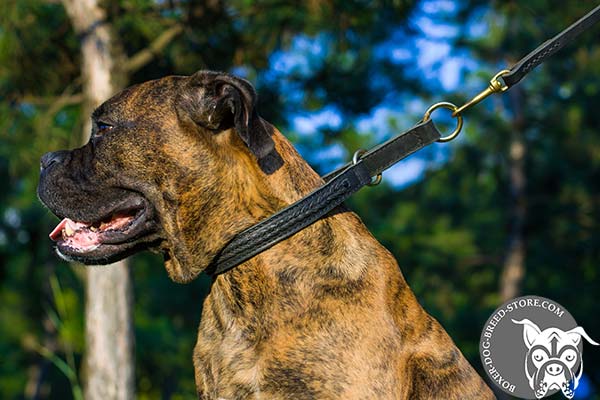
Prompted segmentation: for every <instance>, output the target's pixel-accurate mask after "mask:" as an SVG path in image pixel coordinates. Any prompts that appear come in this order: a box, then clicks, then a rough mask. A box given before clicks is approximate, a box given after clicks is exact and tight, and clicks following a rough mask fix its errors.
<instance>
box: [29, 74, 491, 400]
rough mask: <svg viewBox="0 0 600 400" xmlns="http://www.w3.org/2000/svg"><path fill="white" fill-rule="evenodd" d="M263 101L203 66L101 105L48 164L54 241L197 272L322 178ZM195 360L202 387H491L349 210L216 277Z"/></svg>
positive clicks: (330, 394)
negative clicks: (81, 134) (78, 137)
mask: <svg viewBox="0 0 600 400" xmlns="http://www.w3.org/2000/svg"><path fill="white" fill-rule="evenodd" d="M255 102H256V94H255V92H254V89H253V87H252V86H251V85H250V83H248V82H247V81H245V80H242V79H239V78H236V77H233V76H230V75H227V74H223V73H215V72H209V71H200V72H198V73H196V74H195V75H193V76H190V77H181V76H172V77H166V78H163V79H158V80H155V81H150V82H146V83H143V84H140V85H137V86H133V87H130V88H128V89H126V90H124V91H122V92H121V93H119V94H117V95H116V96H114V97H113V98H111V99H110V100H108V101H107V102H106V103H104V104H102V105H101V106H100V107H99V108H98V109H97V110H96V111H94V113H93V115H92V119H93V130H92V135H91V139H90V141H89V142H88V143H87V144H86V145H85V146H83V147H81V148H79V149H75V150H72V151H58V152H53V153H48V154H46V155H44V156H43V157H42V160H41V164H42V172H41V178H40V183H39V187H38V194H39V197H40V199H41V200H42V202H43V203H44V204H45V205H46V206H47V207H48V208H49V209H50V210H51V211H52V212H53V213H55V214H56V215H57V216H59V217H60V218H64V219H63V220H62V222H61V223H60V224H59V225H58V226H57V227H56V229H55V230H54V231H53V232H52V234H51V238H52V239H53V240H55V241H56V251H57V253H58V254H59V255H60V256H61V257H63V258H65V259H67V260H75V261H79V262H82V263H84V264H105V263H110V262H114V261H116V260H119V259H122V258H124V257H126V256H128V255H130V254H132V253H134V252H137V251H140V250H142V249H150V250H154V251H157V252H160V253H162V254H163V255H164V260H165V267H166V269H167V272H168V274H169V276H170V277H171V279H173V280H174V281H177V282H189V281H191V280H192V279H194V278H195V277H197V276H198V274H200V273H201V272H202V271H203V270H204V269H206V268H207V267H208V266H209V265H210V263H211V261H212V260H213V258H214V257H215V255H217V254H218V253H219V251H220V250H221V249H222V248H223V247H224V245H225V244H226V243H227V242H228V241H229V240H230V239H231V238H233V237H234V236H235V235H236V234H237V233H238V232H240V231H242V230H243V229H245V228H247V227H249V226H251V225H253V224H255V223H256V222H258V221H260V220H262V219H264V218H266V217H268V216H270V215H271V214H273V213H275V212H276V211H278V210H280V209H281V208H283V207H285V206H286V205H288V204H290V203H293V202H294V201H296V200H298V199H300V198H301V197H303V196H304V195H306V194H307V193H309V192H310V191H311V190H312V189H314V188H315V187H317V186H319V185H321V184H322V180H321V179H320V178H319V176H318V175H317V174H316V173H315V171H313V170H312V169H311V168H310V166H309V165H308V164H307V163H306V162H305V161H304V160H303V159H302V158H301V157H300V156H299V155H298V153H297V152H296V151H295V150H294V148H293V147H292V145H291V144H290V143H289V142H288V141H287V140H286V139H285V138H284V137H283V136H282V134H281V133H280V132H279V131H278V130H277V129H275V128H274V127H273V126H272V125H270V124H269V123H268V122H266V121H264V120H263V119H261V118H260V117H259V116H258V114H257V112H256V110H255ZM193 359H194V366H195V376H196V385H197V388H198V395H199V397H200V398H201V399H259V398H260V399H491V398H493V395H492V393H491V391H490V390H489V388H488V387H487V386H486V385H485V384H484V382H483V380H482V379H481V378H480V376H479V375H477V373H476V372H475V371H474V370H473V368H472V367H471V366H470V365H469V363H468V362H467V361H466V360H465V358H464V357H463V355H462V354H461V353H460V351H459V350H458V349H457V348H456V346H455V345H454V343H453V342H452V340H451V339H450V337H448V335H447V333H446V332H445V331H444V329H443V328H442V327H441V326H440V324H439V323H438V322H437V321H436V320H435V319H433V318H432V317H431V316H430V315H428V314H427V313H426V312H425V311H424V310H423V309H422V308H421V306H420V305H419V304H418V302H417V300H416V299H415V296H414V295H413V293H412V291H411V290H410V288H409V287H408V286H407V284H406V281H405V280H404V278H403V276H402V274H401V273H400V270H399V268H398V264H397V263H396V261H395V260H394V258H393V257H392V255H391V254H390V253H389V251H387V250H386V249H385V248H384V247H383V246H382V245H381V244H379V243H378V242H377V240H375V238H373V236H371V234H370V233H369V231H368V230H367V228H366V227H365V226H364V225H363V223H362V222H361V220H360V219H359V218H358V216H356V215H355V214H354V213H352V212H350V211H347V210H346V209H344V208H343V207H340V208H339V209H337V210H335V212H332V213H330V215H329V216H327V217H326V218H323V219H321V220H320V221H318V222H316V223H314V224H312V225H311V226H309V227H308V228H306V229H304V230H302V231H301V232H299V233H297V234H295V235H294V236H292V237H290V238H289V239H287V240H285V241H283V242H281V243H279V244H277V245H275V246H274V247H272V248H271V249H269V250H266V251H264V252H263V253H261V254H260V255H258V256H256V257H254V258H252V259H251V260H249V261H247V262H245V263H243V264H242V265H239V266H238V267H236V268H235V269H233V270H230V271H228V272H226V273H224V274H222V275H219V276H217V277H216V278H215V279H214V282H213V284H212V287H211V290H210V294H209V295H208V297H207V298H206V299H205V301H204V307H203V312H202V319H201V323H200V329H199V333H198V341H197V343H196V347H195V349H194V356H193Z"/></svg>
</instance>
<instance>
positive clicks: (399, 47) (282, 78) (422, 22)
mask: <svg viewBox="0 0 600 400" xmlns="http://www.w3.org/2000/svg"><path fill="white" fill-rule="evenodd" d="M458 7H459V6H458V3H457V2H455V1H450V0H428V1H422V2H421V3H420V4H419V5H418V6H417V8H416V9H415V10H414V12H413V13H412V15H411V16H410V18H409V20H408V23H409V25H410V26H409V27H410V28H412V29H410V32H411V33H410V34H409V33H407V32H408V31H409V30H407V29H405V28H406V27H404V26H399V27H398V28H397V29H396V30H394V31H393V32H392V33H391V34H390V36H389V37H388V38H387V39H386V40H384V41H382V42H380V43H378V44H377V45H376V46H375V48H374V49H373V53H372V54H373V58H374V60H373V61H374V62H375V63H377V62H383V61H387V62H388V63H391V64H393V65H394V66H397V67H398V68H399V70H401V71H402V72H403V73H404V74H405V75H407V76H408V77H409V78H411V79H415V80H418V81H419V82H421V83H422V84H423V85H427V86H428V87H429V88H431V89H432V91H436V92H438V93H440V94H441V95H442V96H443V94H445V93H448V92H452V91H456V90H460V91H461V92H464V91H467V92H468V93H465V94H471V93H475V91H476V90H477V89H478V88H481V87H483V85H485V82H479V81H477V80H476V81H475V82H469V84H468V85H465V84H464V83H463V80H464V77H465V76H466V75H467V74H468V73H469V72H471V71H473V70H475V69H476V67H477V64H476V63H475V62H474V61H473V60H472V59H471V57H469V54H468V53H467V52H466V51H465V50H458V49H456V48H454V47H453V41H454V40H455V38H456V37H457V35H458V34H459V33H460V29H461V28H460V27H459V26H457V25H456V24H454V23H453V22H452V21H454V20H455V16H456V14H457V12H458V11H459V10H458ZM480 14H481V15H477V18H475V19H474V21H473V22H472V23H469V24H468V26H467V27H466V29H467V32H468V33H469V34H470V35H482V34H484V33H485V32H486V24H485V22H484V21H485V19H484V18H483V17H484V16H485V10H482V11H481V13H480ZM333 44H334V43H333V39H332V38H331V36H329V35H328V34H327V33H321V34H318V35H316V36H313V37H309V36H306V35H299V36H297V37H296V38H295V39H294V40H293V41H292V43H291V45H290V46H289V48H287V49H285V50H281V51H277V52H275V53H274V54H273V55H272V56H271V58H270V68H269V70H268V71H267V72H265V73H264V74H263V75H262V76H261V77H260V78H259V79H262V80H263V81H264V82H267V84H269V85H274V86H275V87H277V89H278V91H279V92H281V93H285V96H286V98H285V101H286V103H287V104H288V105H289V106H288V109H289V110H290V111H289V112H288V114H287V121H288V124H287V126H286V127H282V128H284V129H283V130H284V132H285V133H287V134H288V136H290V134H291V136H293V137H296V138H299V140H297V141H295V145H296V147H297V148H298V150H299V151H300V153H301V154H302V155H303V156H304V157H305V158H306V159H307V160H309V162H311V164H313V165H315V166H316V167H317V168H318V169H320V170H321V172H327V171H328V170H331V169H333V168H335V167H336V166H339V165H342V164H343V163H345V162H346V161H348V160H349V159H350V158H351V156H352V155H351V154H348V152H347V151H346V149H344V148H343V146H341V145H339V144H337V143H333V144H325V142H326V140H324V139H325V138H324V137H323V135H324V132H327V131H336V130H339V129H341V128H343V127H344V126H348V124H349V125H351V126H352V127H354V129H356V130H357V131H358V132H359V133H361V134H363V135H365V141H366V142H368V143H370V144H371V145H375V144H376V143H379V142H381V141H383V140H386V139H388V138H390V137H391V136H393V135H395V134H398V133H400V132H401V131H402V130H404V129H407V128H409V127H410V126H412V125H414V123H416V122H417V121H418V120H419V119H420V118H421V116H422V114H423V112H424V111H425V110H426V109H427V108H428V107H429V105H430V103H429V102H428V101H425V100H423V99H419V98H415V97H414V95H413V94H411V93H398V92H396V91H390V94H389V96H386V97H385V99H384V100H383V101H382V102H381V103H380V104H378V105H376V106H375V107H373V108H372V109H371V110H370V112H369V113H368V114H364V115H359V116H353V117H348V116H346V115H344V114H343V113H342V111H341V110H340V109H339V108H338V107H337V106H336V105H334V104H329V105H327V104H326V105H324V106H323V107H322V108H320V109H318V110H314V111H312V110H311V111H309V110H306V109H304V108H303V106H302V105H303V99H304V93H303V91H302V87H301V86H300V85H299V84H298V83H297V82H296V81H295V80H294V79H286V78H287V77H290V76H295V77H309V76H310V75H311V74H312V73H313V71H315V70H318V69H319V68H320V67H321V66H322V64H323V62H324V61H325V59H326V57H327V55H328V54H329V51H331V48H332V45H333ZM352 56H353V53H352V51H349V52H348V54H347V55H346V57H347V58H349V59H348V62H351V61H352V60H351V58H352ZM343 61H344V59H342V62H343ZM234 72H235V73H238V74H241V75H246V74H247V71H245V70H244V69H243V68H236V70H235V71H234ZM371 84H373V85H383V87H386V86H389V85H388V82H386V77H385V76H384V75H380V76H378V75H377V74H374V75H373V77H372V82H371ZM309 141H310V142H311V143H317V144H319V146H318V147H317V148H315V147H314V146H310V147H308V146H303V145H302V142H309ZM441 147H442V146H433V149H429V150H428V151H427V152H424V153H422V154H419V155H413V156H411V157H410V158H409V159H407V160H404V161H403V162H401V163H399V164H397V165H395V166H394V167H392V168H390V169H389V170H388V171H386V172H385V173H384V178H385V180H386V181H387V182H388V183H389V184H391V185H393V186H394V187H397V188H401V187H403V186H405V185H407V184H410V183H412V182H415V181H416V180H418V179H420V178H421V177H422V176H423V172H424V170H425V168H426V167H427V166H428V165H429V162H430V161H431V160H434V161H436V162H440V163H443V162H444V161H445V160H446V159H447V158H448V157H447V155H448V153H447V152H448V148H447V147H445V148H443V149H442V148H441Z"/></svg>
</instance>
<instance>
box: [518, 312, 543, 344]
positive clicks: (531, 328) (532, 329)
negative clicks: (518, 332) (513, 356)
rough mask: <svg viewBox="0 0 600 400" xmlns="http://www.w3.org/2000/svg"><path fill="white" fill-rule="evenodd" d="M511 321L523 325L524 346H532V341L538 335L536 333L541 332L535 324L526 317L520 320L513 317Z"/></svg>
mask: <svg viewBox="0 0 600 400" xmlns="http://www.w3.org/2000/svg"><path fill="white" fill-rule="evenodd" d="M512 322H513V323H515V324H519V325H523V341H524V342H525V346H527V348H528V349H530V348H531V346H533V342H534V341H535V339H536V338H537V337H538V335H539V334H540V333H542V331H541V330H540V328H539V327H538V326H537V325H536V324H534V323H533V322H531V321H530V320H528V319H527V318H525V319H522V320H520V321H515V320H514V319H513V320H512Z"/></svg>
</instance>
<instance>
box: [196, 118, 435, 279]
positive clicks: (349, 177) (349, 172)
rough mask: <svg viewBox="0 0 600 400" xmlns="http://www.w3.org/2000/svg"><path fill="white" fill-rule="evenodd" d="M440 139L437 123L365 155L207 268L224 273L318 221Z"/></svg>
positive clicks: (234, 244) (232, 243)
mask: <svg viewBox="0 0 600 400" xmlns="http://www.w3.org/2000/svg"><path fill="white" fill-rule="evenodd" d="M439 138H440V133H439V132H438V130H437V129H436V127H435V125H434V124H433V121H432V120H431V119H430V120H428V121H427V122H421V123H419V124H417V125H416V126H415V127H413V128H412V129H409V130H408V131H406V132H404V133H403V134H401V135H399V136H396V137H395V138H393V139H390V140H388V141H387V142H385V143H383V144H381V145H379V146H377V147H375V148H373V149H371V150H370V151H368V152H366V153H364V154H363V155H362V157H361V158H360V159H358V160H357V162H356V163H355V164H354V163H350V164H347V165H345V166H343V167H342V168H340V169H338V170H336V171H334V172H332V173H330V174H328V175H326V176H324V177H323V179H324V180H325V181H326V183H325V184H324V185H323V186H321V187H319V188H317V189H315V190H314V191H313V192H312V193H310V194H309V195H307V196H306V197H304V198H302V199H300V200H298V201H297V202H295V203H293V204H291V205H289V206H288V207H286V208H284V209H283V210H281V211H279V212H277V213H276V214H274V215H272V216H271V217H269V218H267V219H265V220H262V221H260V222H259V223H257V224H255V225H253V226H251V227H250V228H248V229H246V230H244V231H242V232H240V233H239V234H237V235H236V236H235V237H234V238H233V239H232V240H231V241H230V242H229V243H227V245H226V246H225V247H224V248H223V249H222V250H221V252H220V253H219V254H218V255H217V257H215V259H214V261H213V262H212V264H211V265H210V267H209V268H208V269H207V273H208V274H209V275H218V274H221V273H223V272H225V271H227V270H229V269H231V268H233V267H235V266H237V265H239V264H241V263H243V262H244V261H246V260H249V259H250V258H252V257H254V256H255V255H257V254H259V253H261V252H263V251H265V250H266V249H268V248H270V247H271V246H273V245H275V244H277V243H279V242H281V241H282V240H284V239H287V238H288V237H290V236H292V235H293V234H294V233H296V232H298V231H300V230H302V229H304V228H305V227H307V226H308V225H310V224H312V223H313V222H315V221H317V220H318V219H320V218H321V217H323V216H324V215H326V214H327V213H328V212H330V211H331V210H333V209H334V208H335V207H337V206H339V205H340V204H342V203H343V202H344V201H345V200H346V199H347V198H348V197H350V196H351V195H352V194H353V193H355V192H356V191H358V189H360V188H362V187H363V186H365V185H368V184H369V183H371V179H372V177H375V176H377V175H378V174H380V173H381V172H383V171H384V170H386V169H387V168H389V167H390V166H392V165H393V164H395V163H397V162H398V161H400V160H402V159H403V158H405V157H407V156H409V155H410V154H412V153H414V152H416V151H417V150H420V149H422V148H423V147H425V146H427V145H429V144H431V143H433V142H435V141H436V140H438V139H439Z"/></svg>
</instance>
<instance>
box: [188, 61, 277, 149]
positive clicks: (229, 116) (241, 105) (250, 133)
mask: <svg viewBox="0 0 600 400" xmlns="http://www.w3.org/2000/svg"><path fill="white" fill-rule="evenodd" d="M185 92H186V93H181V94H180V102H179V103H180V104H179V106H180V107H182V108H183V110H184V111H185V112H187V113H189V116H190V117H191V118H192V120H193V121H194V122H196V123H197V124H199V125H201V126H203V127H204V128H207V129H210V130H212V131H214V132H215V133H218V132H221V131H223V130H225V129H229V128H234V129H235V130H236V132H237V134H238V135H239V136H240V138H241V139H242V140H243V141H244V143H245V144H246V146H248V148H249V149H250V151H251V152H252V154H254V155H255V156H256V158H257V159H258V160H261V159H262V158H264V157H266V156H267V155H269V154H270V153H271V152H272V151H273V150H274V147H275V144H274V143H273V139H271V134H272V132H273V131H272V127H271V126H270V125H269V124H267V123H266V122H265V121H263V120H262V119H261V118H260V117H259V116H258V113H257V111H256V92H255V90H254V87H252V84H251V83H250V82H248V81H247V80H245V79H241V78H238V77H235V76H232V75H229V74H226V73H219V72H212V71H199V72H197V73H196V74H194V75H193V76H192V77H191V78H190V84H189V86H188V89H187V90H186V91H185Z"/></svg>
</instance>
